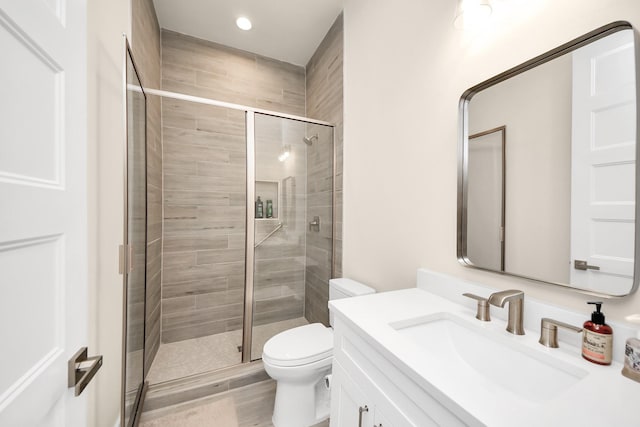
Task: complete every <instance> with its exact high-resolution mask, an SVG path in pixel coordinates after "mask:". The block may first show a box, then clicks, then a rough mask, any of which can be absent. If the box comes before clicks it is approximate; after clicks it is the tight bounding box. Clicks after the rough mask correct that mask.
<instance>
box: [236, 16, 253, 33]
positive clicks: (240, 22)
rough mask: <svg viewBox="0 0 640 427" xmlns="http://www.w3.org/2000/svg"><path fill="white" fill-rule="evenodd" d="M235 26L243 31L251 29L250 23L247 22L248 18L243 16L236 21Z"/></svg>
mask: <svg viewBox="0 0 640 427" xmlns="http://www.w3.org/2000/svg"><path fill="white" fill-rule="evenodd" d="M236 25H237V26H238V28H240V29H241V30H245V31H249V30H250V29H251V27H253V25H252V24H251V21H249V18H247V17H244V16H241V17H240V18H238V19H236Z"/></svg>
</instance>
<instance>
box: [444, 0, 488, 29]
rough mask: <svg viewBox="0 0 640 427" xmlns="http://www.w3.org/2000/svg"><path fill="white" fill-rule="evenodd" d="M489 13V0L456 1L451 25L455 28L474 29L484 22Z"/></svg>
mask: <svg viewBox="0 0 640 427" xmlns="http://www.w3.org/2000/svg"><path fill="white" fill-rule="evenodd" d="M491 12H492V8H491V2H490V0H458V6H457V7H456V17H455V19H454V20H453V25H454V27H456V28H471V27H475V26H477V25H479V24H481V23H482V22H484V21H486V20H487V18H489V16H490V15H491Z"/></svg>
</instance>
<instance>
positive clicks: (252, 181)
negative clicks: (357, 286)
mask: <svg viewBox="0 0 640 427" xmlns="http://www.w3.org/2000/svg"><path fill="white" fill-rule="evenodd" d="M145 92H146V94H147V96H148V97H159V98H160V99H161V104H162V109H161V117H162V146H163V155H162V162H163V165H162V169H163V183H162V192H163V201H162V205H163V248H162V285H161V297H160V301H161V302H160V304H161V320H160V331H159V334H160V342H161V344H160V347H159V350H158V352H157V354H156V356H155V358H154V361H153V363H152V364H151V367H150V370H149V373H148V375H147V380H148V381H149V383H150V384H156V383H161V382H165V381H170V380H175V379H179V378H184V377H187V376H191V375H196V374H201V373H204V372H208V371H212V370H217V369H222V368H226V367H229V366H233V365H237V364H240V363H243V362H244V363H246V362H250V361H253V360H257V359H260V358H261V355H262V347H263V345H264V343H265V342H266V340H268V339H269V338H270V337H272V336H273V335H275V334H277V333H279V332H281V331H283V330H286V329H290V328H292V327H295V326H300V325H304V324H307V323H309V320H308V319H310V318H311V317H310V316H309V314H310V313H311V312H312V311H313V310H316V311H317V310H318V309H317V307H318V306H322V305H324V306H325V308H326V301H315V300H313V298H314V295H315V294H314V295H311V294H310V292H309V291H308V290H309V289H313V288H314V286H315V287H317V286H318V284H321V285H325V286H328V280H329V279H330V278H331V277H332V275H333V270H334V260H333V258H334V241H335V239H334V227H333V222H334V217H335V212H334V209H335V203H334V195H335V191H334V190H335V179H334V176H335V147H334V127H333V125H331V124H330V123H326V122H322V121H318V120H313V119H309V118H305V117H298V116H293V115H287V114H280V113H278V112H272V111H266V110H261V109H256V108H251V107H245V106H241V105H235V104H231V103H226V102H220V101H215V100H211V99H205V98H200V97H194V96H189V95H184V94H178V93H174V92H168V91H161V90H154V89H146V88H145ZM148 310H149V308H148ZM313 319H314V320H313V321H317V320H316V319H318V314H317V313H315V314H314V316H313ZM322 321H323V322H324V323H325V324H328V318H326V319H324V315H323V317H322Z"/></svg>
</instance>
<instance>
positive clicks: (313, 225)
mask: <svg viewBox="0 0 640 427" xmlns="http://www.w3.org/2000/svg"><path fill="white" fill-rule="evenodd" d="M309 231H315V232H318V231H320V217H319V216H314V217H313V221H311V222H310V223H309Z"/></svg>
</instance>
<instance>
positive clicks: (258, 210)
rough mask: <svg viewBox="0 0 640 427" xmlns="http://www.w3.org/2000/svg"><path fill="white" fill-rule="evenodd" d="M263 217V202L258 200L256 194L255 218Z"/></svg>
mask: <svg viewBox="0 0 640 427" xmlns="http://www.w3.org/2000/svg"><path fill="white" fill-rule="evenodd" d="M263 217H264V204H263V203H262V200H260V196H258V200H256V218H263Z"/></svg>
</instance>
